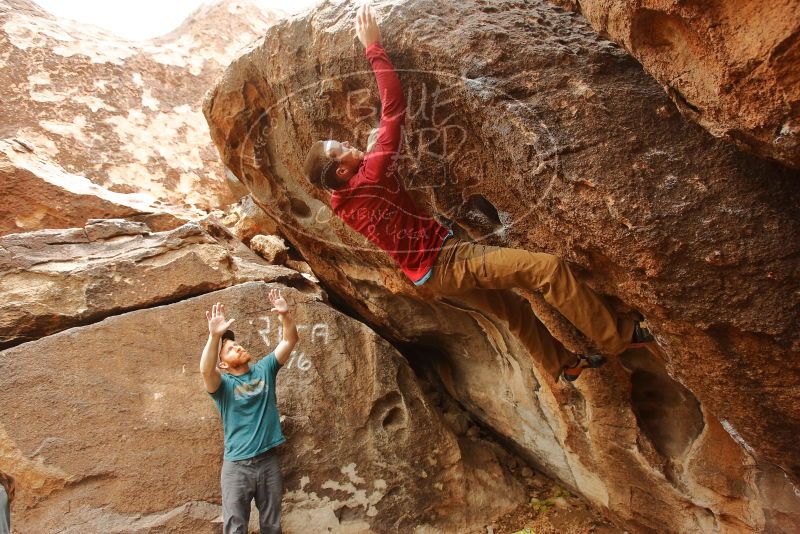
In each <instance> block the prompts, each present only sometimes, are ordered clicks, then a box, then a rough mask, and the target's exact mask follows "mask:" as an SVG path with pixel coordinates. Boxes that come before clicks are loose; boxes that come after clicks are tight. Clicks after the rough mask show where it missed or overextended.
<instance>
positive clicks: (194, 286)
mask: <svg viewBox="0 0 800 534" xmlns="http://www.w3.org/2000/svg"><path fill="white" fill-rule="evenodd" d="M250 280H274V281H280V282H283V283H288V284H291V283H294V284H297V285H301V286H302V285H305V280H304V278H303V277H302V276H301V275H300V274H299V273H297V272H295V271H292V270H291V269H287V268H285V267H281V266H273V265H269V264H267V263H266V262H264V261H262V260H261V259H260V258H258V257H257V256H256V255H255V254H254V253H252V252H251V251H250V250H249V249H248V248H247V247H245V246H244V245H243V244H242V243H240V242H239V241H237V240H236V239H235V238H234V237H233V236H232V235H230V234H229V233H228V232H227V230H226V229H225V228H224V227H222V226H220V225H219V224H217V223H216V222H214V220H213V219H209V220H207V221H204V222H203V223H202V224H199V223H187V224H185V225H184V226H181V227H180V228H177V229H175V230H171V231H166V232H157V233H151V232H150V229H149V228H148V227H147V226H146V225H144V224H143V223H134V222H130V221H125V220H122V219H114V220H97V221H90V223H89V224H87V225H86V226H85V227H83V228H74V229H71V230H40V231H38V232H31V233H27V234H11V235H7V236H5V237H2V238H0V298H2V300H3V303H4V304H3V308H2V311H0V326H1V327H2V328H1V331H2V336H0V347H4V346H8V345H10V344H17V343H21V342H24V341H28V340H31V339H37V338H39V337H42V336H46V335H48V334H51V333H53V332H57V331H59V330H63V329H65V328H69V327H70V326H76V325H80V324H85V323H87V322H93V321H97V320H99V319H101V318H103V317H106V316H109V315H112V314H116V313H120V312H122V311H127V310H134V309H138V308H144V307H150V306H156V305H159V304H163V303H167V302H171V301H175V300H178V299H183V298H186V297H190V296H194V295H198V294H201V293H207V292H209V291H214V290H216V289H220V288H223V287H227V286H230V285H233V284H237V283H242V282H247V281H250Z"/></svg>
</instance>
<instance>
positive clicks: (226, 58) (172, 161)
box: [0, 0, 280, 233]
mask: <svg viewBox="0 0 800 534" xmlns="http://www.w3.org/2000/svg"><path fill="white" fill-rule="evenodd" d="M279 15H280V14H279V13H277V12H270V11H264V10H262V9H260V8H258V7H256V6H255V5H254V4H251V3H250V2H247V1H233V0H225V1H222V2H219V3H216V4H213V5H204V6H202V7H201V8H200V9H198V10H197V11H195V12H194V13H192V14H191V15H190V16H189V17H188V18H187V19H186V21H185V22H184V23H183V24H181V25H180V26H179V27H178V28H176V29H175V30H174V31H172V32H170V33H169V34H167V35H164V36H161V37H158V38H156V39H152V40H149V41H129V40H125V39H122V38H120V37H117V36H115V35H112V34H110V33H108V32H107V31H105V30H102V29H100V28H97V27H94V26H89V25H86V24H80V23H77V22H73V21H69V20H62V19H57V18H55V17H54V16H52V15H50V14H49V13H47V12H46V11H44V10H42V9H41V8H39V7H38V6H37V5H36V4H34V3H33V2H30V1H28V0H2V1H0V116H1V117H2V120H0V141H4V142H5V143H6V145H5V148H4V151H7V149H8V146H11V145H13V146H16V147H17V148H18V149H19V147H21V146H22V147H25V148H24V149H22V151H21V152H20V150H18V153H22V152H25V153H26V155H25V157H26V158H28V159H31V158H34V159H37V160H40V161H41V160H44V161H48V162H50V163H52V164H53V165H54V166H55V167H54V168H53V169H52V170H53V172H55V173H58V172H59V171H60V170H63V171H65V172H66V173H71V174H75V175H79V176H83V177H85V178H87V179H88V180H90V181H91V182H92V183H93V184H95V185H97V186H99V187H101V188H102V189H104V190H107V191H110V192H112V193H122V194H136V195H137V198H138V200H139V201H141V202H145V203H147V204H152V208H153V209H164V210H167V211H169V210H171V209H177V208H180V209H181V210H193V211H195V212H196V211H197V210H202V211H208V210H210V209H212V208H215V207H219V206H222V205H225V204H228V203H230V202H232V201H233V200H234V197H233V195H232V194H231V192H230V190H229V188H228V187H227V186H226V184H225V174H224V170H223V168H222V166H221V165H220V163H219V158H218V156H217V153H216V150H215V149H214V147H213V145H212V143H211V142H210V139H209V135H208V127H207V126H206V123H205V120H204V119H203V116H202V113H201V112H200V103H201V100H202V97H203V94H204V93H205V91H206V90H207V89H208V88H209V87H210V86H211V85H212V84H213V82H214V80H215V79H216V78H217V77H218V76H219V75H220V74H221V73H222V70H223V68H224V67H225V66H226V65H227V64H228V63H229V62H230V61H231V59H233V58H234V57H236V55H237V54H238V53H239V52H240V51H241V49H242V47H244V46H246V45H247V44H248V43H251V42H252V41H254V40H255V39H257V38H258V37H259V36H260V35H262V34H263V33H264V31H265V30H266V29H267V28H268V27H269V26H270V25H271V24H272V23H273V22H274V21H275V20H277V19H278V17H279ZM12 159H13V158H12ZM59 167H60V169H58V168H59ZM13 169H14V166H13V165H11V166H9V165H8V164H6V165H3V166H2V167H0V177H4V178H5V177H8V176H9V175H10V173H11V172H15V171H13ZM39 179H40V180H42V181H43V185H42V187H43V188H50V187H51V186H52V183H53V182H54V181H55V180H52V179H49V178H48V177H47V173H46V172H45V174H44V175H40V178H39ZM45 182H47V183H48V184H49V185H48V184H45ZM12 187H13V184H12V180H10V179H3V180H2V181H0V194H2V196H3V197H6V198H7V197H9V196H11V188H12ZM69 196H70V195H69V194H67V195H66V197H69ZM86 200H87V199H86V197H85V198H84V201H86ZM64 203H65V205H63V206H60V208H61V211H62V212H63V211H64V209H63V208H65V207H67V206H68V205H69V204H68V199H67V198H65V199H64ZM86 205H87V204H86V202H83V203H82V208H81V209H85V207H86ZM6 207H7V208H8V209H6V210H4V217H3V219H2V221H0V233H7V232H9V231H22V230H26V229H38V228H44V227H53V226H52V224H53V222H54V220H55V219H59V217H56V216H55V211H57V208H58V207H57V206H52V205H49V206H45V205H43V206H40V207H38V208H37V209H27V210H26V211H25V213H24V214H21V216H20V214H16V213H15V212H14V210H13V209H12V208H11V207H10V206H4V208H6ZM67 211H71V212H72V213H71V220H68V219H69V218H64V216H63V213H62V214H61V216H60V220H62V223H63V224H59V225H57V227H68V226H72V225H81V224H83V222H85V220H86V219H85V218H83V219H81V216H80V215H79V213H78V212H79V211H80V210H67ZM123 211H124V210H123Z"/></svg>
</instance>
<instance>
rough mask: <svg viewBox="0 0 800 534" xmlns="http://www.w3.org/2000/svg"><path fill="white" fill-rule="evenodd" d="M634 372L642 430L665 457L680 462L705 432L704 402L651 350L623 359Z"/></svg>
mask: <svg viewBox="0 0 800 534" xmlns="http://www.w3.org/2000/svg"><path fill="white" fill-rule="evenodd" d="M620 359H621V360H622V363H623V365H625V367H627V368H628V369H630V370H631V371H632V373H631V408H632V409H633V413H634V414H635V415H636V422H637V423H638V425H639V428H640V429H641V431H642V432H643V433H644V434H645V435H646V436H647V437H648V438H649V439H650V441H651V443H652V444H653V446H654V447H655V449H656V450H657V451H658V452H659V453H660V454H662V455H664V456H666V457H669V458H673V459H677V458H679V457H680V456H681V455H682V454H683V453H684V451H686V449H687V447H688V446H689V445H690V444H691V443H692V442H693V441H694V440H695V439H697V436H698V435H700V432H701V431H702V430H703V426H704V422H703V413H702V412H701V410H700V402H699V401H698V400H697V397H695V396H694V394H692V392H691V391H689V390H688V389H686V388H685V387H684V386H683V385H681V384H680V383H678V382H676V381H675V380H673V379H672V378H670V376H669V375H668V374H667V372H666V370H665V369H664V368H663V365H662V364H661V363H660V361H658V360H656V359H655V357H654V356H652V355H651V354H650V353H649V352H648V351H647V350H644V349H639V350H629V351H627V352H625V353H623V354H622V355H621V356H620Z"/></svg>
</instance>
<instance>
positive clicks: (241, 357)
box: [219, 339, 253, 369]
mask: <svg viewBox="0 0 800 534" xmlns="http://www.w3.org/2000/svg"><path fill="white" fill-rule="evenodd" d="M252 359H253V357H252V356H250V353H249V352H247V350H245V349H244V347H242V346H241V345H239V344H238V343H236V342H235V341H233V340H230V339H226V340H224V341H223V342H222V348H221V349H220V351H219V360H220V363H219V366H220V367H221V368H222V369H236V368H237V367H243V366H245V365H247V364H248V363H250V361H251V360H252Z"/></svg>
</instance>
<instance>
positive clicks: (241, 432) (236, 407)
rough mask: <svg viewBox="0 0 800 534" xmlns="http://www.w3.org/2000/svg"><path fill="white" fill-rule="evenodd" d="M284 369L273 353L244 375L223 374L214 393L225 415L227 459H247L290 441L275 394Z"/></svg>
mask: <svg viewBox="0 0 800 534" xmlns="http://www.w3.org/2000/svg"><path fill="white" fill-rule="evenodd" d="M280 368H281V366H280V364H279V363H278V360H277V359H276V358H275V353H274V352H271V353H269V354H268V355H267V356H264V357H263V358H261V360H260V361H259V362H258V363H256V364H254V365H251V366H250V370H249V371H248V372H246V373H245V374H243V375H240V376H235V375H231V374H227V373H223V374H222V375H221V378H222V383H221V384H220V386H219V389H217V390H216V391H215V392H214V393H210V395H211V397H212V398H213V399H214V402H215V403H216V404H217V408H218V409H219V413H220V415H222V428H223V431H224V434H225V455H224V456H223V458H225V460H228V461H233V460H246V459H247V458H252V457H253V456H257V455H259V454H261V453H262V452H265V451H267V450H269V449H271V448H272V447H275V446H277V445H280V444H281V443H283V442H284V441H286V439H285V438H284V437H283V432H281V422H280V418H279V415H278V405H277V399H276V397H275V376H276V375H277V374H278V370H279V369H280Z"/></svg>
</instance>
